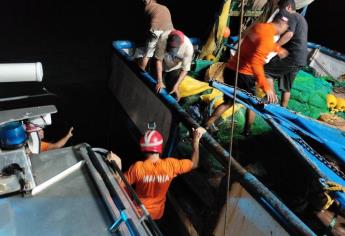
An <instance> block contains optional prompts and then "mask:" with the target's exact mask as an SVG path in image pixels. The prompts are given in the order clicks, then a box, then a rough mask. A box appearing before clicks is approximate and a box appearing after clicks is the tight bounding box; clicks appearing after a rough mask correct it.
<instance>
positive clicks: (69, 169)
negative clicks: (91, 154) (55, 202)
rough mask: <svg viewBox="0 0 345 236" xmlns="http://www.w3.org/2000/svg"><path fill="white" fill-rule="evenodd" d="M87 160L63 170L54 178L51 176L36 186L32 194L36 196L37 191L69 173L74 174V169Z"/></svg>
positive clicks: (77, 168)
mask: <svg viewBox="0 0 345 236" xmlns="http://www.w3.org/2000/svg"><path fill="white" fill-rule="evenodd" d="M84 163H85V161H79V162H78V163H77V164H74V165H73V166H71V167H70V168H68V169H66V170H64V171H62V172H61V173H59V174H57V175H55V176H54V177H53V178H50V179H49V180H47V181H46V182H43V183H41V184H40V185H38V186H36V187H35V188H33V189H32V191H31V195H32V196H34V195H36V194H37V193H39V192H41V191H43V190H44V189H46V188H48V187H49V186H51V185H53V184H55V183H56V182H58V181H60V180H62V179H64V178H65V177H67V176H68V175H70V174H72V173H73V172H74V171H77V170H79V169H80V168H81V167H82V166H83V165H84Z"/></svg>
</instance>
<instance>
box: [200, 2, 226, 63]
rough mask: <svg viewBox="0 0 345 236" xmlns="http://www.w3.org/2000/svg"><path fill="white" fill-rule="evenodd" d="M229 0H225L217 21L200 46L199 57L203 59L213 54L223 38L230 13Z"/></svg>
mask: <svg viewBox="0 0 345 236" xmlns="http://www.w3.org/2000/svg"><path fill="white" fill-rule="evenodd" d="M230 5H231V0H225V1H224V4H223V9H222V13H221V14H220V15H219V17H218V21H216V23H215V24H214V25H213V28H212V30H211V33H210V36H209V37H208V39H207V41H206V43H205V45H204V46H203V47H202V50H201V53H200V56H199V58H200V59H203V58H205V57H206V56H208V55H212V54H214V52H215V50H216V48H217V46H220V45H221V42H222V40H223V33H224V29H225V27H226V26H227V23H228V18H229V13H230ZM216 31H217V32H216Z"/></svg>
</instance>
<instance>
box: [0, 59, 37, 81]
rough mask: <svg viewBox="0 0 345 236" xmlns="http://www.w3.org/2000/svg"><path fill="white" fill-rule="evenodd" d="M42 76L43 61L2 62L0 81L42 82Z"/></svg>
mask: <svg viewBox="0 0 345 236" xmlns="http://www.w3.org/2000/svg"><path fill="white" fill-rule="evenodd" d="M42 78H43V69H42V64H41V62H36V63H6V64H0V82H30V81H36V82H41V81H42Z"/></svg>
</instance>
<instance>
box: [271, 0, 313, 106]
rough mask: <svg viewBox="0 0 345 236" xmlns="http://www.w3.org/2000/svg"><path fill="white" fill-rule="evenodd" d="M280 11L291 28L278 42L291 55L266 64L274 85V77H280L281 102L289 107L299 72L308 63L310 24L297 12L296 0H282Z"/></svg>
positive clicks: (276, 58) (279, 4) (279, 3)
mask: <svg viewBox="0 0 345 236" xmlns="http://www.w3.org/2000/svg"><path fill="white" fill-rule="evenodd" d="M278 6H279V9H280V12H279V13H278V14H283V15H284V14H285V12H288V13H290V14H286V15H287V17H288V18H289V29H288V30H287V32H286V33H285V34H283V35H282V37H281V38H280V39H279V40H278V42H277V43H278V44H279V45H280V46H283V47H284V48H285V49H286V50H288V52H289V55H288V56H287V57H286V58H284V59H280V58H279V57H275V58H273V59H272V60H271V61H270V62H269V63H268V64H266V65H265V74H266V76H267V77H268V81H269V82H270V84H271V87H273V79H278V82H279V89H280V90H281V92H282V96H281V101H280V104H281V106H283V107H287V105H288V103H289V99H290V90H291V87H292V83H293V81H294V79H295V77H296V74H297V72H298V71H299V70H300V69H301V68H302V67H304V66H305V65H306V64H307V57H308V48H307V42H308V24H307V21H306V20H305V19H304V17H303V16H302V15H300V14H299V13H298V12H296V4H295V1H294V0H280V1H279V2H278Z"/></svg>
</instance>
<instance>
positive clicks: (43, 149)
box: [25, 122, 73, 152]
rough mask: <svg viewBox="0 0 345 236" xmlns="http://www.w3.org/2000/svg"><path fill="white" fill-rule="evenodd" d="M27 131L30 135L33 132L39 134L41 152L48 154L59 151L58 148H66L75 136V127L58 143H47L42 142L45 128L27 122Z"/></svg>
mask: <svg viewBox="0 0 345 236" xmlns="http://www.w3.org/2000/svg"><path fill="white" fill-rule="evenodd" d="M25 129H26V132H28V133H32V132H37V134H38V137H39V140H40V149H39V150H40V152H46V151H49V150H54V149H58V148H62V147H64V146H65V144H66V143H67V142H68V140H69V139H70V138H71V137H72V136H73V133H72V132H73V127H71V128H70V129H69V130H68V132H67V134H66V135H65V136H63V137H62V138H61V139H59V140H58V141H56V142H45V141H42V140H43V139H44V130H43V127H41V126H39V125H36V124H34V123H33V122H32V123H30V122H27V123H26V124H25Z"/></svg>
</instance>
